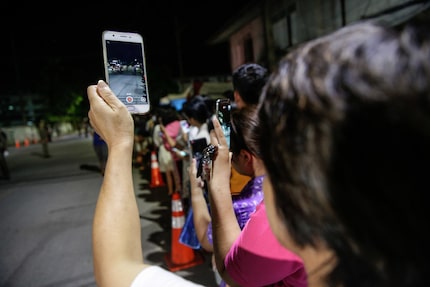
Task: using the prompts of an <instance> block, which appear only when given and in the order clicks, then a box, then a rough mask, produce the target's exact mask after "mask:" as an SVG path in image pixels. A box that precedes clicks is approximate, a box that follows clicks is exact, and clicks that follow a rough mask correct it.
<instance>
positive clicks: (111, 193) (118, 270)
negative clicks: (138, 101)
mask: <svg viewBox="0 0 430 287" xmlns="http://www.w3.org/2000/svg"><path fill="white" fill-rule="evenodd" d="M87 93H88V99H89V102H90V111H89V112H88V117H89V119H90V121H91V125H92V126H93V128H94V129H95V130H96V132H97V133H98V134H100V135H101V136H102V138H103V139H104V140H105V141H106V143H107V145H108V148H109V157H108V161H107V165H106V171H105V175H104V179H103V184H102V186H101V188H100V194H99V198H98V200H97V205H96V210H95V215H94V222H93V238H92V242H93V257H94V272H95V277H96V281H97V285H98V286H100V287H106V286H108V287H109V286H115V287H121V286H130V285H131V282H132V281H133V279H134V278H135V277H136V275H137V274H138V273H139V272H140V271H141V270H142V269H143V268H145V267H146V266H147V265H145V264H144V263H143V255H142V247H141V234H140V230H141V226H140V221H139V212H138V208H137V204H136V198H135V194H134V189H133V188H134V187H133V178H132V152H133V136H134V122H133V119H132V117H131V115H130V113H129V111H128V110H127V108H126V107H125V106H124V105H123V104H122V103H121V102H120V101H119V100H118V99H117V97H116V96H115V95H114V94H113V93H112V91H111V90H110V88H109V87H108V86H107V85H106V83H105V82H103V81H99V83H98V84H97V85H92V86H89V87H88V89H87Z"/></svg>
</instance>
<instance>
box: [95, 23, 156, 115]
mask: <svg viewBox="0 0 430 287" xmlns="http://www.w3.org/2000/svg"><path fill="white" fill-rule="evenodd" d="M102 44H103V62H104V70H105V78H106V82H107V83H108V84H109V86H110V88H111V89H112V91H113V92H114V93H115V95H116V96H117V97H118V98H119V99H120V100H121V101H122V102H123V103H124V104H125V105H126V106H127V108H128V110H129V111H130V112H131V113H133V114H145V113H147V112H149V109H150V102H149V94H148V83H147V77H146V64H145V51H144V46H143V38H142V36H141V35H140V34H138V33H131V32H118V31H104V32H103V34H102Z"/></svg>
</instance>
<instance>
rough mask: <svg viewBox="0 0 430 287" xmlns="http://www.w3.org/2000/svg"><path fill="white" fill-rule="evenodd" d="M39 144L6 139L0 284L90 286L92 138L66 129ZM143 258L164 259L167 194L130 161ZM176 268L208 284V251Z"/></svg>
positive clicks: (97, 181)
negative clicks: (199, 260) (17, 144)
mask: <svg viewBox="0 0 430 287" xmlns="http://www.w3.org/2000/svg"><path fill="white" fill-rule="evenodd" d="M49 152H50V154H51V157H50V158H43V157H42V146H41V145H40V144H33V145H30V146H21V147H20V148H15V147H10V148H9V153H10V155H9V156H8V158H7V161H8V164H9V168H10V173H11V179H10V180H5V179H0V286H3V287H21V286H22V287H30V286H32V287H56V286H61V287H69V286H70V287H76V286H96V283H95V280H94V276H93V260H92V248H91V227H92V218H93V214H94V209H95V205H96V200H97V196H98V192H99V188H100V185H101V183H102V179H103V177H102V176H101V174H100V172H99V171H98V170H97V165H98V162H97V158H96V155H95V153H94V150H93V147H92V138H91V136H89V137H88V138H85V137H83V136H82V137H79V136H78V135H69V136H64V137H61V138H55V139H54V140H53V142H51V143H49ZM133 177H134V185H135V193H136V198H137V202H138V206H139V210H140V216H141V226H142V246H143V250H144V256H145V261H146V262H148V263H152V264H156V265H160V266H162V267H164V268H167V267H166V263H165V257H166V254H168V253H167V252H168V251H169V250H170V247H171V244H170V241H171V239H170V236H171V233H170V227H171V226H170V224H171V212H170V205H171V200H170V198H169V197H168V196H167V190H166V188H165V187H158V188H155V189H153V190H150V189H149V187H148V183H149V182H150V170H149V169H148V170H147V171H146V172H143V173H141V172H139V170H138V169H137V168H133ZM203 255H204V257H205V261H204V262H203V263H202V264H200V265H197V266H194V267H191V268H188V269H182V270H179V271H177V272H176V273H177V274H179V275H180V276H182V277H185V278H188V279H190V280H192V281H195V282H198V283H200V284H203V285H205V286H210V287H212V286H214V287H215V286H216V283H215V281H214V275H213V273H212V270H211V267H210V256H209V255H208V254H203Z"/></svg>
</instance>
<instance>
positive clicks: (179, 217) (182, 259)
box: [165, 192, 204, 271]
mask: <svg viewBox="0 0 430 287" xmlns="http://www.w3.org/2000/svg"><path fill="white" fill-rule="evenodd" d="M184 224H185V213H184V210H183V207H182V200H181V196H180V195H179V193H178V192H174V193H173V194H172V243H171V249H170V253H169V254H166V256H165V259H166V263H167V267H168V268H169V270H170V271H178V270H181V269H186V268H190V267H193V266H196V265H198V264H201V263H203V261H204V260H203V257H202V255H201V254H200V253H196V252H195V251H194V249H192V248H191V247H189V246H187V245H185V244H182V243H180V242H179V237H180V235H181V232H182V228H183V226H184Z"/></svg>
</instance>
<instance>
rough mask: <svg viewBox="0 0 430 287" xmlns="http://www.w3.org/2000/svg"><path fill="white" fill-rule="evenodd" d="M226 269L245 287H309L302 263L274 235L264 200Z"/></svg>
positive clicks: (231, 252) (238, 241) (239, 240)
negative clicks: (272, 285)
mask: <svg viewBox="0 0 430 287" xmlns="http://www.w3.org/2000/svg"><path fill="white" fill-rule="evenodd" d="M224 265H225V267H226V271H227V273H228V274H229V275H230V277H231V278H232V279H233V280H234V281H236V283H238V284H239V285H241V286H249V287H252V286H268V285H271V284H275V285H274V286H295V287H300V286H303V287H306V286H307V277H306V272H305V267H304V265H303V261H302V259H301V258H300V257H298V256H297V255H295V254H294V253H292V252H291V251H289V250H287V249H285V247H283V246H282V245H281V244H280V243H279V242H278V240H277V239H276V237H275V235H274V234H273V233H272V230H271V229H270V226H269V221H268V219H267V216H266V207H265V205H264V200H263V201H262V202H261V203H260V204H259V205H258V206H257V208H256V210H255V212H254V213H253V214H251V217H250V218H249V221H248V222H247V223H246V225H245V227H244V228H243V230H242V232H241V233H240V236H239V237H238V238H237V239H236V241H235V242H234V244H233V246H232V247H231V248H230V250H229V252H228V253H227V256H226V258H225V260H224Z"/></svg>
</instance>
